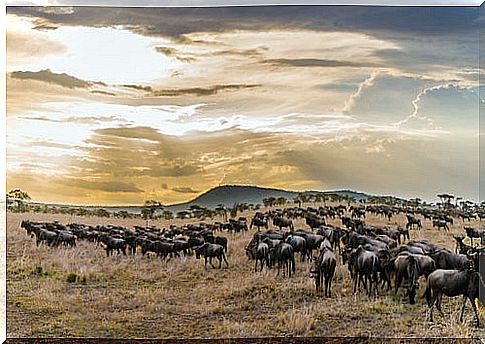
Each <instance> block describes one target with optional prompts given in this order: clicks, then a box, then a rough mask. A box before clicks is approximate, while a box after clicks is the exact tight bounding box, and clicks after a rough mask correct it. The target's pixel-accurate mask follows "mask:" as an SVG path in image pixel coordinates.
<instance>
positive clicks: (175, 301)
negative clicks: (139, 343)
mask: <svg viewBox="0 0 485 344" xmlns="http://www.w3.org/2000/svg"><path fill="white" fill-rule="evenodd" d="M250 215H251V214H247V216H250ZM22 219H31V220H37V221H54V220H58V221H59V222H61V223H68V222H69V221H70V220H71V219H70V217H69V216H65V215H44V214H8V217H7V257H8V258H7V302H8V306H7V335H8V337H26V336H28V337H127V338H142V337H143V338H155V337H206V338H216V337H262V336H287V335H291V336H377V337H381V336H386V337H390V336H391V337H470V336H477V335H479V333H478V332H476V331H475V330H474V329H473V327H472V326H473V314H472V311H471V307H470V306H469V305H468V306H467V308H466V310H465V321H464V323H463V324H461V323H459V322H458V321H457V317H458V316H459V308H460V302H461V298H456V299H449V298H446V299H444V300H443V311H444V312H445V318H444V319H443V318H442V317H441V316H440V315H439V313H438V312H436V314H435V322H434V323H433V324H429V323H426V322H425V318H426V311H427V306H426V305H425V303H424V300H422V299H420V298H419V297H418V300H417V304H416V305H413V306H411V305H409V304H407V303H406V299H405V297H404V293H403V291H401V292H400V293H398V295H397V296H394V295H393V293H384V292H383V293H381V296H380V297H379V298H377V299H374V298H368V297H367V296H365V295H357V296H355V295H352V289H351V285H350V277H349V275H348V272H347V269H346V267H344V266H341V265H340V266H338V269H337V272H336V277H335V280H334V290H333V297H332V298H331V299H327V298H324V297H323V295H322V294H321V293H318V294H317V293H316V292H315V291H314V285H313V281H312V280H311V279H310V278H309V266H308V264H307V263H302V262H300V260H299V257H298V259H297V273H296V275H295V276H293V277H292V278H291V279H288V278H283V277H281V276H280V277H276V276H275V275H276V271H274V270H272V271H266V269H265V270H263V272H258V273H254V271H253V269H254V265H253V262H249V261H248V260H247V258H246V256H245V254H244V247H245V245H246V243H247V242H248V241H249V240H250V238H251V237H252V235H253V233H254V231H249V232H247V233H242V234H237V235H231V234H227V236H228V238H229V240H230V241H229V252H228V260H229V264H230V265H229V267H225V266H224V265H223V269H222V270H217V269H212V268H210V267H209V268H208V269H207V270H206V269H204V266H203V261H202V260H200V261H196V260H195V257H194V256H189V257H184V258H181V259H172V260H171V261H168V262H162V261H160V260H158V259H156V258H151V259H148V258H142V257H141V256H136V257H133V256H127V257H124V256H113V257H109V258H107V257H106V256H105V252H104V251H103V250H102V249H101V248H99V247H98V248H97V247H95V246H94V244H92V243H87V242H83V241H80V242H79V243H78V246H77V247H76V248H74V249H62V248H61V249H51V248H48V247H39V248H37V247H35V242H34V240H33V239H31V238H30V237H28V236H27V235H26V233H25V231H24V230H23V229H21V228H20V221H21V220H22ZM76 221H77V222H81V223H86V224H99V223H105V224H106V223H113V224H120V225H124V226H132V225H135V224H136V225H143V224H144V222H143V221H142V220H121V219H99V218H82V219H76ZM396 221H397V222H398V223H401V224H403V223H405V219H404V216H398V217H397V218H396V219H393V221H392V222H391V224H393V225H394V224H395V222H396ZM367 222H369V223H371V224H375V225H385V224H388V223H387V222H386V221H385V220H383V219H382V218H377V217H374V216H371V217H369V218H368V219H367ZM457 222H458V223H455V225H454V226H453V227H452V230H451V232H449V233H448V232H446V233H445V232H439V231H436V230H432V229H431V228H430V227H431V223H430V222H429V221H425V222H424V223H423V225H424V229H423V230H422V231H421V232H419V233H417V232H415V231H413V232H412V234H411V236H412V238H419V239H426V240H430V241H432V242H436V243H439V244H442V245H444V246H446V247H449V248H451V249H454V242H453V239H452V233H459V232H462V223H461V221H457ZM335 223H336V222H335ZM167 224H168V223H164V222H160V223H156V225H159V226H163V225H167ZM476 224H477V223H473V222H472V223H471V225H476ZM296 227H297V228H298V227H299V228H305V227H306V226H304V223H303V221H301V222H300V221H299V222H298V223H297V226H296ZM339 264H341V262H340V261H339ZM69 274H72V275H71V280H70V282H69V281H68V276H69ZM73 276H74V277H73ZM423 288H424V283H423V281H422V283H421V290H420V291H419V293H418V295H419V296H420V295H422V293H423V291H424V290H423ZM481 315H482V319H483V318H484V317H483V313H482V314H481Z"/></svg>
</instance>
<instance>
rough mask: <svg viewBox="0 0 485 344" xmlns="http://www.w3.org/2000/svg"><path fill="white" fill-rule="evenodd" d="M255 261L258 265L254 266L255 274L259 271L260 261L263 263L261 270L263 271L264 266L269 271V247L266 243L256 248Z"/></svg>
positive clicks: (261, 243)
mask: <svg viewBox="0 0 485 344" xmlns="http://www.w3.org/2000/svg"><path fill="white" fill-rule="evenodd" d="M254 258H255V260H256V263H255V264H254V272H256V271H257V268H258V261H259V262H260V263H261V270H260V271H263V266H264V265H266V268H268V269H269V246H268V244H267V243H265V242H260V243H259V244H258V246H257V247H256V252H255V257H254Z"/></svg>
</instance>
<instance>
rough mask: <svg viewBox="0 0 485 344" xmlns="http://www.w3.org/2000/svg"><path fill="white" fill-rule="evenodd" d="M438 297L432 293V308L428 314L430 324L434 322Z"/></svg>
mask: <svg viewBox="0 0 485 344" xmlns="http://www.w3.org/2000/svg"><path fill="white" fill-rule="evenodd" d="M431 292H432V291H431ZM437 296H438V295H437V294H436V293H433V292H432V296H431V306H430V308H429V314H428V321H430V322H433V310H434V306H435V303H436V301H437V299H438V297H437Z"/></svg>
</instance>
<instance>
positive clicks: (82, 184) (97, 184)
mask: <svg viewBox="0 0 485 344" xmlns="http://www.w3.org/2000/svg"><path fill="white" fill-rule="evenodd" d="M61 183H63V184H65V185H67V186H74V187H77V188H81V189H88V190H96V191H103V192H114V193H119V192H121V193H124V192H136V193H140V192H143V190H141V189H139V188H138V187H136V186H135V185H134V184H133V183H124V182H118V181H102V182H101V181H90V180H83V179H72V178H71V179H65V180H61Z"/></svg>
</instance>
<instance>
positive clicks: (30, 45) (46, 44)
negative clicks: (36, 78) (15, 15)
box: [7, 16, 66, 66]
mask: <svg viewBox="0 0 485 344" xmlns="http://www.w3.org/2000/svg"><path fill="white" fill-rule="evenodd" d="M7 19H10V17H9V16H7ZM65 52H66V46H65V45H64V44H62V43H61V42H59V41H57V40H54V39H52V38H50V37H48V36H47V35H45V34H44V33H42V32H39V31H36V30H26V29H25V28H24V27H23V26H21V25H20V24H19V23H18V22H17V21H15V20H8V21H7V65H8V66H19V65H23V64H28V63H31V62H32V60H37V61H39V60H42V59H44V58H45V57H48V56H52V55H58V54H63V53H65Z"/></svg>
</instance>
